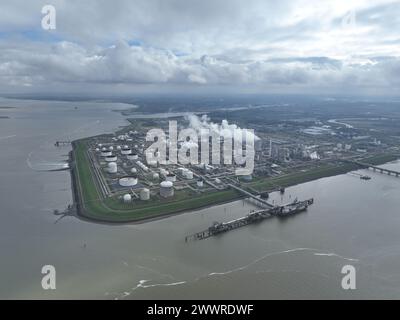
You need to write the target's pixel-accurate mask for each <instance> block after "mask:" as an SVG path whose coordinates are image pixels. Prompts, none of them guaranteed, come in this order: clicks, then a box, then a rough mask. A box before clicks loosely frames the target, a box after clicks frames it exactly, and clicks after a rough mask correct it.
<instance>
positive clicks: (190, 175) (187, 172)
mask: <svg viewBox="0 0 400 320" xmlns="http://www.w3.org/2000/svg"><path fill="white" fill-rule="evenodd" d="M185 178H186V179H188V180H191V179H193V172H192V171H190V170H187V171H186V172H185Z"/></svg>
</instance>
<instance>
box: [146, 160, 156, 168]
mask: <svg viewBox="0 0 400 320" xmlns="http://www.w3.org/2000/svg"><path fill="white" fill-rule="evenodd" d="M147 165H148V166H150V167H157V160H154V159H151V160H147Z"/></svg>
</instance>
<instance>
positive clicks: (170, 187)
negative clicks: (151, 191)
mask: <svg viewBox="0 0 400 320" xmlns="http://www.w3.org/2000/svg"><path fill="white" fill-rule="evenodd" d="M160 195H161V196H162V197H164V198H169V197H172V196H173V195H174V184H173V182H171V181H163V182H161V183H160Z"/></svg>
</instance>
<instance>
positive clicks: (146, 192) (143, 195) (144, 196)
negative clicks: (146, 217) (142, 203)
mask: <svg viewBox="0 0 400 320" xmlns="http://www.w3.org/2000/svg"><path fill="white" fill-rule="evenodd" d="M149 199H150V190H149V189H146V188H144V189H142V190H141V191H140V200H149Z"/></svg>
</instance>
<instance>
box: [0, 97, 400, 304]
mask: <svg viewBox="0 0 400 320" xmlns="http://www.w3.org/2000/svg"><path fill="white" fill-rule="evenodd" d="M4 106H11V107H15V108H13V109H0V115H1V116H7V117H9V119H7V118H4V119H0V124H1V125H0V148H1V150H2V152H0V165H1V169H0V214H1V223H0V256H1V267H0V268H1V273H0V298H2V299H12V298H13V299H69V298H75V299H87V298H94V299H159V298H160V299H162V298H168V299H174V298H177V299H179V298H183V299H187V298H198V299H219V298H224V299H230V298H234V299H236V298H237V299H253V298H255V299H269V298H274V299H290V298H300V299H307V298H311V299H320V298H328V299H331V298H340V299H353V298H356V299H360V298H361V299H362V298H400V232H399V229H400V213H399V207H400V197H399V196H398V195H399V191H400V179H398V178H395V177H390V176H387V175H382V174H379V173H374V172H368V175H370V176H371V177H372V180H370V181H364V180H361V179H359V178H357V177H354V176H352V175H349V174H347V175H340V176H336V177H330V178H324V179H320V180H317V181H313V182H309V183H305V184H301V185H298V186H294V187H291V188H288V189H287V190H286V193H285V195H284V196H283V198H282V197H281V195H280V194H273V195H272V196H271V197H272V199H273V200H275V201H276V202H288V201H291V200H292V199H293V198H294V197H298V198H299V199H305V198H309V197H313V198H315V204H314V205H313V206H312V207H310V208H309V210H308V212H305V213H301V214H299V215H296V216H294V217H291V218H288V219H285V220H279V219H276V218H271V219H269V220H266V221H264V222H262V223H260V224H256V225H250V226H248V227H245V228H241V229H238V230H235V231H232V232H230V233H227V234H224V235H222V236H218V237H214V238H210V239H207V240H204V241H197V242H191V243H185V242H184V236H185V235H187V234H190V233H193V232H196V231H199V230H202V229H204V228H207V227H208V226H209V225H210V224H211V223H212V222H213V221H228V220H231V219H232V218H235V217H240V216H243V215H245V214H246V213H248V212H249V211H250V210H251V209H252V208H253V206H252V205H251V204H249V203H247V202H245V201H242V200H240V201H235V202H232V203H229V204H224V205H220V206H216V207H212V208H206V209H203V210H198V211H195V212H188V213H184V214H181V215H177V216H173V217H170V218H167V219H162V220H158V221H153V222H149V223H145V224H140V225H129V224H126V225H112V226H110V225H104V224H97V223H91V222H87V221H82V220H79V219H77V218H76V217H72V216H67V217H64V218H62V219H60V220H59V218H60V217H59V216H55V215H54V214H53V210H54V209H58V210H63V209H65V208H66V207H67V205H68V204H71V203H72V192H71V181H70V175H69V172H68V171H59V172H46V171H43V170H45V169H46V168H48V169H52V168H54V166H56V165H59V164H60V165H62V163H63V161H64V160H66V159H67V154H68V151H69V150H70V149H69V147H59V148H57V147H55V146H54V142H55V141H56V140H72V139H77V138H80V137H85V136H91V135H94V134H100V133H104V132H112V131H114V130H116V129H117V128H118V127H119V126H122V125H124V124H125V123H126V120H125V118H124V117H123V116H122V115H121V113H119V112H113V110H116V109H118V110H122V109H126V108H128V107H129V106H127V105H123V104H111V103H104V102H103V103H101V102H55V101H30V100H7V99H0V107H4ZM75 106H77V107H78V108H77V109H75ZM385 167H388V168H394V169H397V170H400V162H394V163H390V164H386V165H385ZM360 172H363V173H364V172H366V171H365V170H361V171H360ZM48 264H50V265H53V266H54V267H55V268H56V275H57V278H56V279H57V288H56V290H43V289H42V287H41V279H42V276H43V275H42V274H41V268H42V266H43V265H48ZM348 264H350V265H353V266H354V267H355V268H356V272H357V273H356V279H357V289H356V290H349V291H346V290H343V289H342V287H341V279H342V277H343V274H341V269H342V267H343V266H344V265H348Z"/></svg>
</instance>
